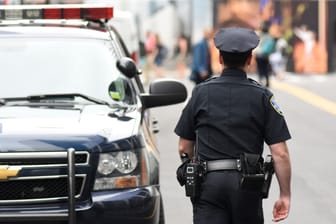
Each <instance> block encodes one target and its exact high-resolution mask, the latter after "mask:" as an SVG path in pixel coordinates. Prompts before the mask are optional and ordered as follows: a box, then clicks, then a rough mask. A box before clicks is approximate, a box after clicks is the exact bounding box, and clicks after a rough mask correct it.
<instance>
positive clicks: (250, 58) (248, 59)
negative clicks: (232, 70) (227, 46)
mask: <svg viewBox="0 0 336 224" xmlns="http://www.w3.org/2000/svg"><path fill="white" fill-rule="evenodd" d="M251 63H252V54H250V56H248V58H247V60H246V64H247V65H251Z"/></svg>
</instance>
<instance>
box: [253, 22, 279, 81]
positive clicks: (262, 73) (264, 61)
mask: <svg viewBox="0 0 336 224" xmlns="http://www.w3.org/2000/svg"><path fill="white" fill-rule="evenodd" d="M269 28H270V24H269V23H268V22H265V23H263V25H262V28H261V33H260V35H259V36H260V44H259V46H258V48H257V49H256V51H255V52H256V53H255V54H256V62H257V71H258V76H259V81H260V82H261V83H263V81H264V79H265V81H266V82H265V85H266V87H269V86H270V82H269V76H270V74H271V65H270V62H269V56H270V54H271V53H273V52H274V49H275V41H274V38H273V37H272V36H271V35H270V34H269Z"/></svg>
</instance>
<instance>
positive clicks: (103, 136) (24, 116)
mask: <svg viewBox="0 0 336 224" xmlns="http://www.w3.org/2000/svg"><path fill="white" fill-rule="evenodd" d="M139 116H140V114H139V113H138V111H136V110H131V111H128V112H127V113H123V112H121V111H117V110H114V109H111V108H109V107H107V106H102V105H87V106H83V107H82V108H79V109H55V108H49V109H48V108H39V107H36V108H32V107H22V106H19V107H7V106H5V107H1V108H0V149H4V148H7V149H9V148H13V145H15V147H14V148H16V149H18V148H27V149H28V148H29V145H32V144H30V143H31V142H35V145H34V147H35V148H36V145H37V144H36V142H39V147H41V148H43V147H45V146H43V145H44V144H47V145H48V146H49V143H50V142H58V143H57V144H60V142H63V143H62V146H61V148H62V147H64V146H65V145H67V142H68V143H69V145H72V146H73V144H74V143H75V142H77V143H80V142H81V144H80V145H81V147H83V145H86V146H87V147H88V148H90V147H92V146H88V144H91V143H92V144H97V143H98V144H100V143H102V142H105V143H110V142H114V141H118V140H120V139H126V138H129V137H130V136H134V135H136V131H137V129H136V127H137V125H138V123H139V121H140V117H139ZM27 142H30V143H27ZM41 143H43V144H42V145H41ZM54 145H55V144H54ZM45 148H49V147H45Z"/></svg>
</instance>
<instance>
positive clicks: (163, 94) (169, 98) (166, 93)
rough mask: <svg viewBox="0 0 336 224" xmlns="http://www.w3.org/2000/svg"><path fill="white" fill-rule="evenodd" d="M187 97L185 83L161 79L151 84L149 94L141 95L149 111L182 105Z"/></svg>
mask: <svg viewBox="0 0 336 224" xmlns="http://www.w3.org/2000/svg"><path fill="white" fill-rule="evenodd" d="M187 95H188V94H187V88H186V87H185V85H184V84H183V83H181V82H179V81H177V80H172V79H159V80H156V81H154V82H152V83H151V84H150V86H149V94H141V100H142V103H143V105H144V107H145V109H147V108H151V107H158V106H167V105H172V104H177V103H182V102H184V101H185V100H186V99H187Z"/></svg>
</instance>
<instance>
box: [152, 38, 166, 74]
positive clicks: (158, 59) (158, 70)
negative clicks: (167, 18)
mask: <svg viewBox="0 0 336 224" xmlns="http://www.w3.org/2000/svg"><path fill="white" fill-rule="evenodd" d="M155 38H156V46H155V48H154V50H153V54H154V73H155V76H156V77H163V68H162V66H163V63H164V61H165V59H166V58H167V55H168V49H167V47H166V46H165V45H164V44H163V43H162V41H161V38H160V36H159V34H156V35H155Z"/></svg>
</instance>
